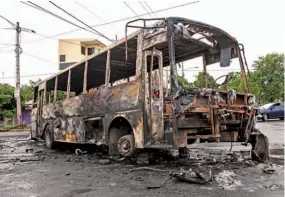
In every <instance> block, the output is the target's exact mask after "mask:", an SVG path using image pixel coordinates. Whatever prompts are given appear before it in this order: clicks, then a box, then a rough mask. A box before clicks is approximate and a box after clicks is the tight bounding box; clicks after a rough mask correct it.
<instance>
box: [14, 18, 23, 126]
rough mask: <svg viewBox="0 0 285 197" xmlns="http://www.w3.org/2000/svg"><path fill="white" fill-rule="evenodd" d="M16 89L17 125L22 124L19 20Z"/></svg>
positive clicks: (17, 29)
mask: <svg viewBox="0 0 285 197" xmlns="http://www.w3.org/2000/svg"><path fill="white" fill-rule="evenodd" d="M15 29H16V49H15V53H16V89H15V98H16V105H17V107H16V109H17V123H18V125H20V124H22V107H21V83H20V33H21V28H20V24H19V22H17V24H16V28H15Z"/></svg>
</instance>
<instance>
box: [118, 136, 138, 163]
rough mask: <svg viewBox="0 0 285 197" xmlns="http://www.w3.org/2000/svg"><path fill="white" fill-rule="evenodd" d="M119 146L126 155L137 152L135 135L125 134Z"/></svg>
mask: <svg viewBox="0 0 285 197" xmlns="http://www.w3.org/2000/svg"><path fill="white" fill-rule="evenodd" d="M117 148H118V151H119V153H120V154H121V155H122V156H124V157H130V156H132V155H133V154H134V153H135V152H136V146H135V138H134V135H132V134H129V135H124V136H123V137H121V138H120V139H119V140H118V144H117Z"/></svg>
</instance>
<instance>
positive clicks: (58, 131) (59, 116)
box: [42, 81, 140, 143]
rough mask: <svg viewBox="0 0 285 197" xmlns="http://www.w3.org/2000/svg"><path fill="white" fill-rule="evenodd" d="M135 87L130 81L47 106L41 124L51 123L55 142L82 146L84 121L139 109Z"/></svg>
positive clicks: (137, 87) (137, 92) (44, 108)
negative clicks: (75, 143) (78, 143)
mask: <svg viewBox="0 0 285 197" xmlns="http://www.w3.org/2000/svg"><path fill="white" fill-rule="evenodd" d="M139 86H140V85H139V83H137V82H135V81H133V82H130V83H129V84H127V85H125V84H122V85H118V86H114V87H109V88H106V89H104V88H102V89H99V90H98V91H96V92H95V93H94V94H83V95H80V96H76V97H73V98H69V99H66V100H63V101H57V102H54V103H50V104H47V105H45V106H43V114H42V124H43V123H44V122H49V120H52V127H53V128H54V139H55V140H59V141H68V142H81V143H84V142H85V129H84V119H85V118H88V117H101V116H105V114H106V113H110V112H116V111H124V110H131V109H136V108H139V106H140V102H139V99H138V95H139Z"/></svg>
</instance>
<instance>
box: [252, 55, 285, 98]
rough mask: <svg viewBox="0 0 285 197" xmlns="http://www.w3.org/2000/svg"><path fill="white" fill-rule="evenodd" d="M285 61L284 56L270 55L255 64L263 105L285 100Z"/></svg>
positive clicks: (260, 58) (259, 59)
mask: <svg viewBox="0 0 285 197" xmlns="http://www.w3.org/2000/svg"><path fill="white" fill-rule="evenodd" d="M284 61H285V60H284V54H278V53H270V54H267V55H266V56H262V57H259V58H258V60H257V61H255V62H254V64H253V68H254V69H255V70H256V72H257V81H256V83H258V84H259V88H260V92H259V93H260V94H259V95H260V97H261V101H262V102H263V103H266V102H275V101H279V100H284Z"/></svg>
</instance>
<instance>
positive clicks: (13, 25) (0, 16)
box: [0, 15, 16, 28]
mask: <svg viewBox="0 0 285 197" xmlns="http://www.w3.org/2000/svg"><path fill="white" fill-rule="evenodd" d="M0 18H3V19H4V20H5V21H7V22H8V23H10V25H12V27H14V28H16V25H15V24H14V23H12V22H11V21H10V20H8V19H7V18H5V17H4V16H2V15H0Z"/></svg>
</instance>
